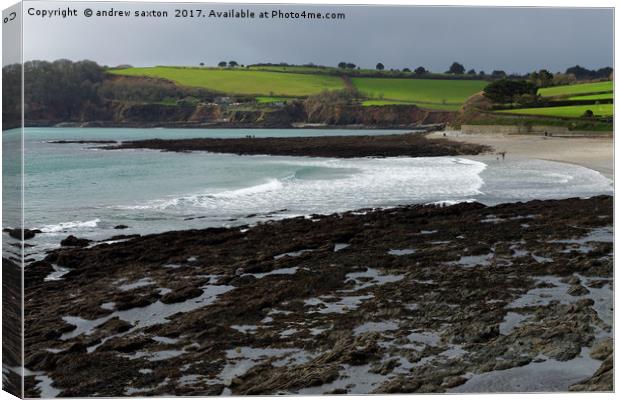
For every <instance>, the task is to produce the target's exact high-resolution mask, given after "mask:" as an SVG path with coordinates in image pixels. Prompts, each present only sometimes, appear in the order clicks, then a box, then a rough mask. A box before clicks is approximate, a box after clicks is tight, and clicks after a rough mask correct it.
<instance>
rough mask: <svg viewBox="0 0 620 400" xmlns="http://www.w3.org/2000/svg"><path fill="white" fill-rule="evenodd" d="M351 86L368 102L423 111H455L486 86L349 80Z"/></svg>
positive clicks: (466, 82) (433, 81)
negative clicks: (411, 106)
mask: <svg viewBox="0 0 620 400" xmlns="http://www.w3.org/2000/svg"><path fill="white" fill-rule="evenodd" d="M351 80H352V82H353V85H354V86H355V87H356V88H357V89H358V90H360V91H361V92H362V94H364V95H366V96H367V97H369V98H370V99H377V100H382V101H386V100H395V101H400V102H409V103H414V104H418V103H420V104H419V105H420V106H422V104H421V103H424V104H425V105H426V106H427V108H432V107H433V106H436V107H435V108H439V107H440V106H443V107H444V109H445V108H446V107H450V106H451V107H452V108H451V109H456V108H458V107H459V106H460V105H461V104H463V102H464V101H465V100H467V98H468V97H470V96H471V95H473V94H474V93H477V92H479V91H481V90H482V89H483V88H484V87H485V86H486V85H487V84H488V82H485V81H479V80H439V79H398V78H353V79H351Z"/></svg>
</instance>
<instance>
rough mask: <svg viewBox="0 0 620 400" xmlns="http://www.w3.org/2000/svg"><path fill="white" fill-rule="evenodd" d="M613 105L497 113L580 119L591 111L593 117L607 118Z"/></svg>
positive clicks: (524, 109) (525, 109)
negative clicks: (587, 111)
mask: <svg viewBox="0 0 620 400" xmlns="http://www.w3.org/2000/svg"><path fill="white" fill-rule="evenodd" d="M613 107H614V105H613V104H591V105H584V106H562V107H542V108H521V109H516V110H502V111H498V112H500V113H505V114H519V115H542V116H548V117H573V118H577V117H581V116H582V115H583V113H584V112H586V110H592V112H593V113H594V115H595V116H601V117H608V116H611V115H613V112H614V108H613Z"/></svg>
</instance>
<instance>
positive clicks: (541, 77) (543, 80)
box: [537, 69, 553, 87]
mask: <svg viewBox="0 0 620 400" xmlns="http://www.w3.org/2000/svg"><path fill="white" fill-rule="evenodd" d="M537 84H538V86H539V87H547V86H551V85H552V84H553V74H552V73H551V72H549V71H547V70H546V69H541V70H540V71H538V83H537Z"/></svg>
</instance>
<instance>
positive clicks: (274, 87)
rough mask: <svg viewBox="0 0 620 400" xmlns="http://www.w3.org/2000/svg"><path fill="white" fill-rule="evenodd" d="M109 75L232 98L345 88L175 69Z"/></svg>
mask: <svg viewBox="0 0 620 400" xmlns="http://www.w3.org/2000/svg"><path fill="white" fill-rule="evenodd" d="M109 72H110V73H113V74H117V75H129V76H149V77H155V78H164V79H169V80H171V81H174V82H176V83H178V84H179V85H183V86H193V87H201V88H205V89H209V90H213V91H216V92H221V93H230V94H247V95H269V96H309V95H312V94H316V93H320V92H322V91H324V90H337V89H343V88H344V83H343V81H342V79H341V78H340V77H337V76H329V75H316V74H314V75H309V74H295V73H278V72H266V71H248V70H230V69H210V68H175V67H149V68H127V69H120V70H110V71H109Z"/></svg>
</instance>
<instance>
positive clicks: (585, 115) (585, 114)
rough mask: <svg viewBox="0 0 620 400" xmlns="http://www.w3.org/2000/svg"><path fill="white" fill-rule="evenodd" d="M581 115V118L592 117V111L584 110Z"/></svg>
mask: <svg viewBox="0 0 620 400" xmlns="http://www.w3.org/2000/svg"><path fill="white" fill-rule="evenodd" d="M581 117H582V118H594V113H593V112H592V110H586V111H585V112H584V113H583V115H582V116H581Z"/></svg>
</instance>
